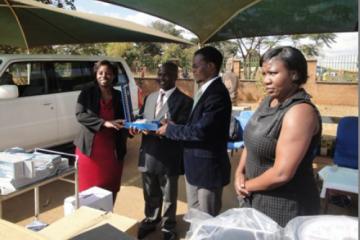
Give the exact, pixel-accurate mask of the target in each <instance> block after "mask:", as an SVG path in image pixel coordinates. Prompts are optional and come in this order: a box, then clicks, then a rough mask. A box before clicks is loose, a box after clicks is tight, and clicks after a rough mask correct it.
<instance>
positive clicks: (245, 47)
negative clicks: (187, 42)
mask: <svg viewBox="0 0 360 240" xmlns="http://www.w3.org/2000/svg"><path fill="white" fill-rule="evenodd" d="M335 39H336V35H335V34H334V33H325V34H298V35H283V36H272V37H252V38H239V39H236V40H234V41H227V42H231V44H228V45H230V46H232V47H234V46H235V45H234V44H233V43H235V44H236V48H230V49H232V52H234V51H235V50H236V53H237V55H240V59H241V61H242V68H243V73H244V78H245V79H255V75H256V72H257V71H258V68H259V65H258V60H259V57H260V54H262V53H263V52H265V51H267V50H268V49H270V48H273V47H276V46H279V45H280V44H284V42H287V44H286V45H293V46H295V47H297V48H299V49H300V50H301V51H302V52H303V53H304V55H305V56H307V57H314V56H318V55H319V52H320V49H321V48H322V47H323V46H324V45H326V46H328V47H330V46H331V44H332V43H334V42H336V40H335ZM289 42H290V43H291V44H289ZM228 45H226V44H224V45H218V47H220V49H222V51H223V52H226V51H228V50H226V48H229V46H228ZM230 52H231V51H230ZM225 56H226V55H225Z"/></svg>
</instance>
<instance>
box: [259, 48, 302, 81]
mask: <svg viewBox="0 0 360 240" xmlns="http://www.w3.org/2000/svg"><path fill="white" fill-rule="evenodd" d="M270 59H278V60H281V61H282V62H283V63H284V64H285V67H286V68H287V69H288V70H290V71H295V72H296V74H295V77H294V79H293V82H294V83H295V84H298V85H302V84H305V83H306V81H307V78H308V75H307V62H306V59H305V57H304V55H303V54H302V53H301V51H300V50H298V49H296V48H294V47H289V46H285V47H276V48H272V49H269V50H268V51H266V52H265V53H264V55H262V57H261V58H260V66H262V65H263V63H264V62H267V61H269V60H270Z"/></svg>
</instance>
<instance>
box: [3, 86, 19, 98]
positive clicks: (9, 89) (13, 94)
mask: <svg viewBox="0 0 360 240" xmlns="http://www.w3.org/2000/svg"><path fill="white" fill-rule="evenodd" d="M18 96H19V89H18V87H17V86H16V85H0V100H1V99H11V98H17V97H18Z"/></svg>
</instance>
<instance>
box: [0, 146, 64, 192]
mask: <svg viewBox="0 0 360 240" xmlns="http://www.w3.org/2000/svg"><path fill="white" fill-rule="evenodd" d="M68 167H69V160H68V159H67V158H62V157H61V156H60V155H58V154H45V153H39V152H34V153H27V152H25V151H24V150H23V149H20V148H11V149H8V150H5V151H4V152H0V193H1V194H7V193H10V192H13V191H15V190H16V189H18V188H21V187H24V186H26V185H28V184H31V183H34V182H36V181H39V180H41V179H44V178H47V177H50V176H53V175H55V174H56V173H58V172H59V171H62V170H64V169H67V168H68Z"/></svg>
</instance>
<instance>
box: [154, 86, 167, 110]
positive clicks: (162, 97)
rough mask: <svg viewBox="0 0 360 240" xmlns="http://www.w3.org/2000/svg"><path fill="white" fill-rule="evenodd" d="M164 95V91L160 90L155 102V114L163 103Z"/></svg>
mask: <svg viewBox="0 0 360 240" xmlns="http://www.w3.org/2000/svg"><path fill="white" fill-rule="evenodd" d="M164 96H165V92H163V91H160V99H159V101H158V102H157V104H156V109H155V116H157V115H158V114H159V112H160V110H161V108H162V107H163V105H164Z"/></svg>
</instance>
